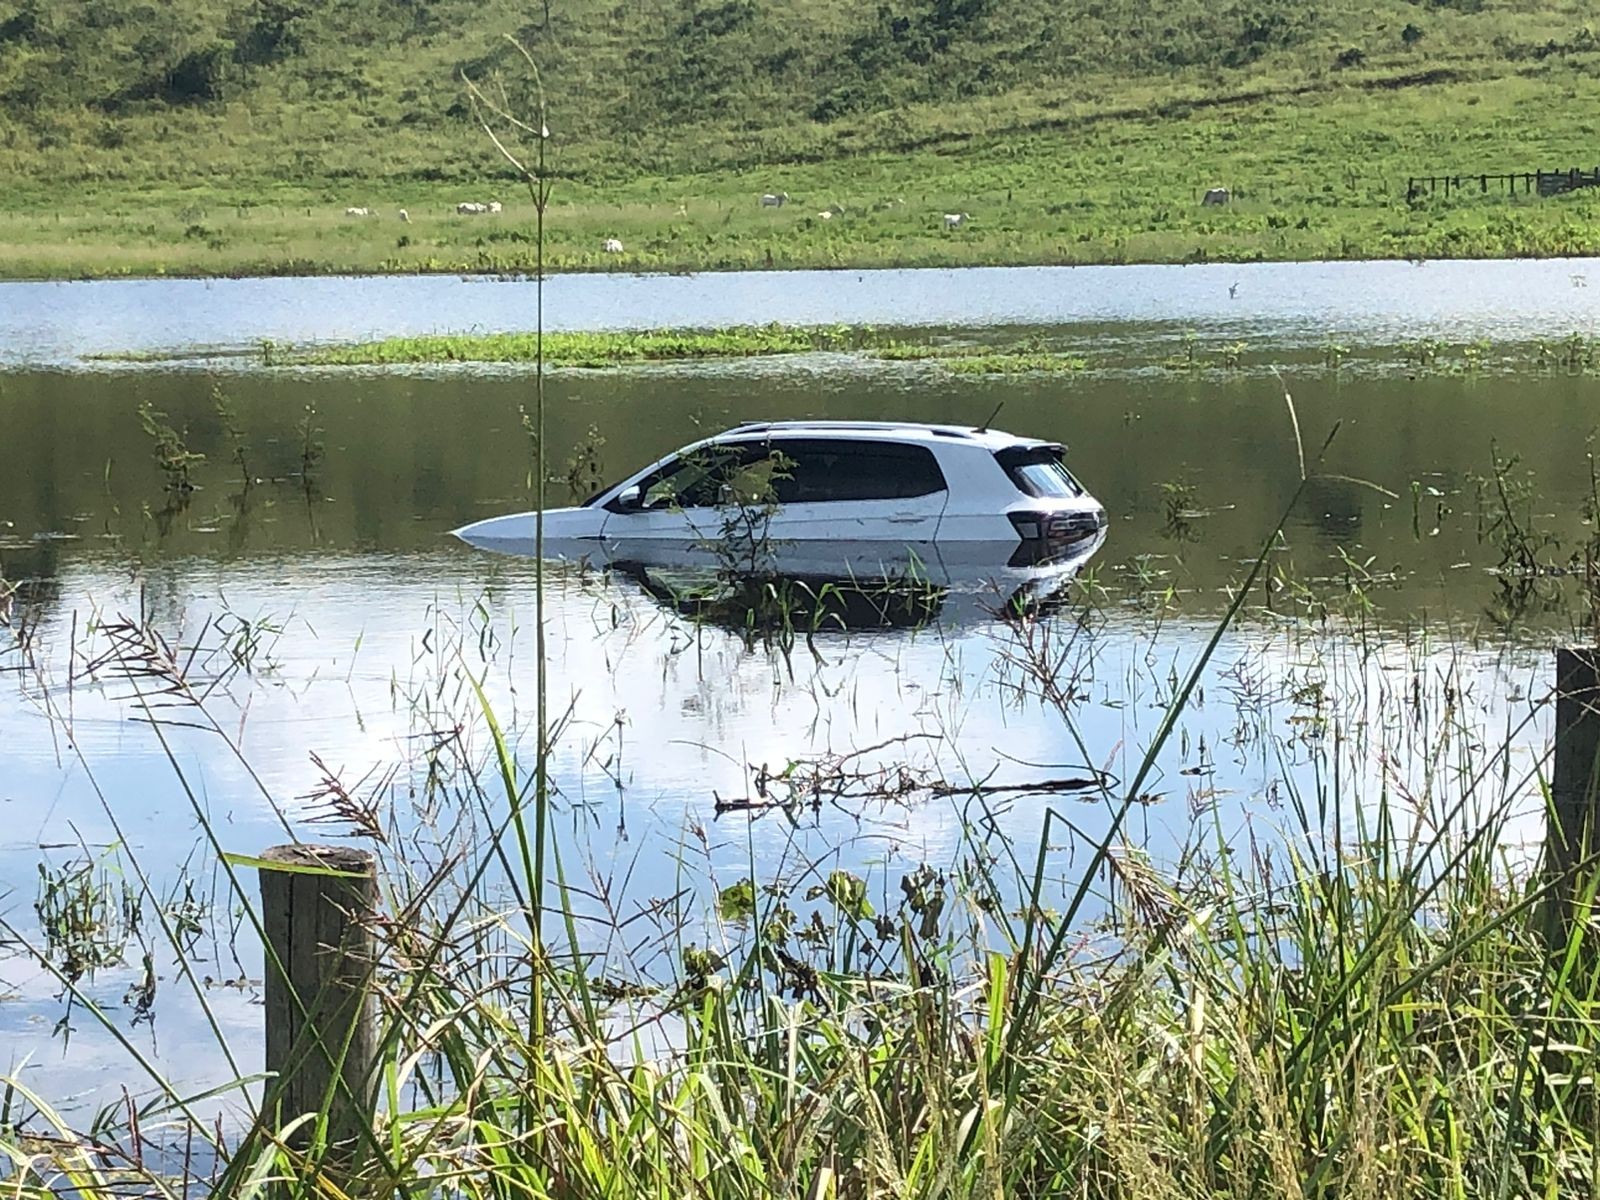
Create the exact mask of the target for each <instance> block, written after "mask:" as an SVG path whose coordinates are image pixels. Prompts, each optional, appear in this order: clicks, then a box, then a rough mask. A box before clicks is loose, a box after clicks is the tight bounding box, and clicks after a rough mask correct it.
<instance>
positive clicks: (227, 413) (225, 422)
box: [211, 383, 250, 489]
mask: <svg viewBox="0 0 1600 1200" xmlns="http://www.w3.org/2000/svg"><path fill="white" fill-rule="evenodd" d="M211 407H212V410H213V411H214V412H215V413H216V414H217V421H218V423H219V424H220V425H221V426H222V436H223V437H224V439H226V441H227V443H228V450H229V455H230V457H231V458H232V459H233V462H234V465H236V466H237V467H238V468H239V482H240V484H241V486H243V487H244V488H247V489H248V488H249V487H250V462H249V443H248V442H246V441H245V431H244V424H243V422H242V421H241V419H240V417H239V409H238V406H237V405H235V404H234V402H233V398H232V397H231V396H229V395H228V393H227V392H226V391H225V390H224V389H223V386H222V384H220V383H214V384H212V385H211Z"/></svg>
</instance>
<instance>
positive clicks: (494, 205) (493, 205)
mask: <svg viewBox="0 0 1600 1200" xmlns="http://www.w3.org/2000/svg"><path fill="white" fill-rule="evenodd" d="M489 211H490V212H492V213H497V212H499V211H500V201H498V200H491V201H489Z"/></svg>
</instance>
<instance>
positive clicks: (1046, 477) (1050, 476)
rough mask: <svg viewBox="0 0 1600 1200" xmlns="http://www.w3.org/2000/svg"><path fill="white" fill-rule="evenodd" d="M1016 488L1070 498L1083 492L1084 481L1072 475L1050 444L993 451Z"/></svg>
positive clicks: (1058, 497) (1060, 497)
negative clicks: (1081, 481) (996, 452)
mask: <svg viewBox="0 0 1600 1200" xmlns="http://www.w3.org/2000/svg"><path fill="white" fill-rule="evenodd" d="M995 458H996V459H998V460H999V463H1000V465H1001V466H1002V467H1004V468H1005V469H1006V474H1007V475H1009V476H1010V477H1011V482H1012V483H1014V484H1016V485H1017V490H1018V491H1019V492H1021V493H1023V495H1026V496H1037V497H1040V498H1041V499H1066V500H1070V499H1073V498H1075V497H1078V496H1081V495H1083V485H1082V484H1080V483H1079V482H1078V481H1077V480H1076V479H1074V478H1073V476H1072V472H1071V471H1069V470H1067V468H1066V464H1064V463H1063V462H1062V461H1061V452H1060V451H1059V450H1057V449H1056V448H1055V447H1053V446H1039V447H1026V448H1024V447H1016V448H1014V449H1011V450H1002V451H1000V452H999V453H998V454H996V455H995Z"/></svg>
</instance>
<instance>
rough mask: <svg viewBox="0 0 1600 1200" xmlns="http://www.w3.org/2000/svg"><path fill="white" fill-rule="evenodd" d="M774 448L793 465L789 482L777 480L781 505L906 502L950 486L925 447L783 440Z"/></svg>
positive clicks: (839, 441)
mask: <svg viewBox="0 0 1600 1200" xmlns="http://www.w3.org/2000/svg"><path fill="white" fill-rule="evenodd" d="M772 448H773V449H774V450H777V451H779V452H780V453H781V454H783V455H784V457H786V458H788V459H789V460H790V462H791V464H792V465H791V466H790V467H789V471H788V475H787V478H782V477H779V478H774V479H773V488H774V490H775V492H776V494H777V500H778V503H780V504H817V503H826V502H829V501H836V500H905V499H909V498H911V497H914V496H931V495H932V494H934V493H935V492H942V491H944V490H945V487H946V484H945V480H944V473H943V472H942V471H940V470H939V462H938V460H937V459H936V458H934V456H933V451H931V450H929V449H928V448H927V447H926V446H907V445H901V444H897V443H894V442H868V441H861V442H852V441H847V440H845V439H843V438H838V439H835V438H828V439H826V440H823V439H818V440H815V441H811V440H806V439H801V438H794V439H790V438H784V439H783V440H781V441H774V442H773V443H772Z"/></svg>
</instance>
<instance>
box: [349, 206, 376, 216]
mask: <svg viewBox="0 0 1600 1200" xmlns="http://www.w3.org/2000/svg"><path fill="white" fill-rule="evenodd" d="M344 215H345V216H347V217H370V216H371V215H372V210H371V209H370V208H347V209H345V210H344Z"/></svg>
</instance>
